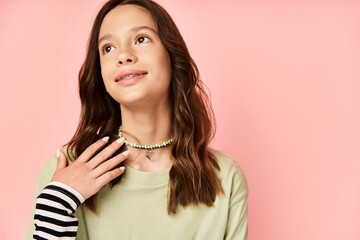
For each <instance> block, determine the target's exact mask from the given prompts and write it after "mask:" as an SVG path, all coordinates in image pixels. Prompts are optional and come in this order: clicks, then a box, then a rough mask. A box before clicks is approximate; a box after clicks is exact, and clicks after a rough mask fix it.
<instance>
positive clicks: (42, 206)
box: [33, 182, 85, 239]
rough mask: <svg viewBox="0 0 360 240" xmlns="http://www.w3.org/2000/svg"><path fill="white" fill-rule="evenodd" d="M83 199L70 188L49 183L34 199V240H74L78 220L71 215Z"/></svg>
mask: <svg viewBox="0 0 360 240" xmlns="http://www.w3.org/2000/svg"><path fill="white" fill-rule="evenodd" d="M84 201H85V199H84V197H83V196H82V195H81V194H80V193H79V192H78V191H76V190H75V189H73V188H72V187H70V186H68V185H66V184H63V183H60V182H50V183H49V184H48V185H46V186H45V188H44V190H43V191H42V192H41V193H40V195H39V196H38V197H37V198H36V209H35V214H34V225H35V231H34V234H33V238H34V239H76V233H77V229H78V219H77V218H76V217H74V216H73V215H72V214H73V213H75V211H76V209H77V208H78V207H79V206H80V204H81V203H83V202H84Z"/></svg>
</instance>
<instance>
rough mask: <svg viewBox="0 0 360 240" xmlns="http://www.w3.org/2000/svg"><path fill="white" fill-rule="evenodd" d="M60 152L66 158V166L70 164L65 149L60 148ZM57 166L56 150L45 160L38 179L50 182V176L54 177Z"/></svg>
mask: <svg viewBox="0 0 360 240" xmlns="http://www.w3.org/2000/svg"><path fill="white" fill-rule="evenodd" d="M60 150H61V151H62V152H63V153H64V154H65V156H66V158H67V159H68V164H70V163H71V162H70V160H69V159H70V158H69V155H68V153H67V147H63V148H60ZM56 165H57V156H56V150H55V151H54V152H53V154H51V156H50V157H49V158H48V159H47V161H46V162H45V164H44V166H43V167H42V169H41V171H40V178H41V179H42V180H43V181H45V182H50V180H51V178H52V176H53V175H54V172H55V169H56Z"/></svg>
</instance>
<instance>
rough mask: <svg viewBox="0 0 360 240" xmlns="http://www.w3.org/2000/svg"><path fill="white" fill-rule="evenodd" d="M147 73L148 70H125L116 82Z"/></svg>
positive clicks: (117, 77)
mask: <svg viewBox="0 0 360 240" xmlns="http://www.w3.org/2000/svg"><path fill="white" fill-rule="evenodd" d="M146 74H147V72H146V71H141V70H125V71H122V72H121V73H120V74H119V75H117V76H116V78H115V82H118V81H121V80H123V79H129V78H132V77H134V76H139V75H146Z"/></svg>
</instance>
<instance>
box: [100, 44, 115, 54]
mask: <svg viewBox="0 0 360 240" xmlns="http://www.w3.org/2000/svg"><path fill="white" fill-rule="evenodd" d="M112 47H113V46H111V45H105V46H104V47H103V48H102V52H103V54H106V53H108V52H110V51H111V48H112Z"/></svg>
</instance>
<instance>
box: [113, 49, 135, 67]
mask: <svg viewBox="0 0 360 240" xmlns="http://www.w3.org/2000/svg"><path fill="white" fill-rule="evenodd" d="M135 61H136V56H135V54H134V53H133V52H132V51H131V49H128V48H127V49H125V48H122V49H120V53H119V55H118V58H117V63H118V64H120V65H123V64H126V63H134V62H135Z"/></svg>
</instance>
